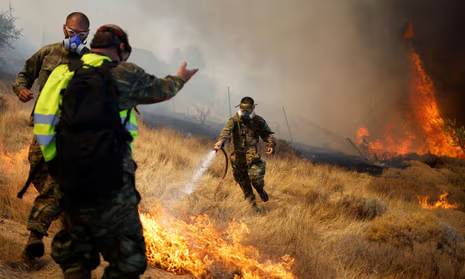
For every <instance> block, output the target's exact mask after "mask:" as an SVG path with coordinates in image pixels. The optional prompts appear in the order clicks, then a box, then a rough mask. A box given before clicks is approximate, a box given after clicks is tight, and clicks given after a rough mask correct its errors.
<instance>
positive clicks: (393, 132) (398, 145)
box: [357, 23, 465, 159]
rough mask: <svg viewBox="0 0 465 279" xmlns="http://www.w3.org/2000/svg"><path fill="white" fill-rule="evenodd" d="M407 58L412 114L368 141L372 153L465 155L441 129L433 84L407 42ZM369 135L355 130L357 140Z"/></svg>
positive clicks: (408, 33)
mask: <svg viewBox="0 0 465 279" xmlns="http://www.w3.org/2000/svg"><path fill="white" fill-rule="evenodd" d="M412 37H413V28H412V24H411V23H410V24H409V27H408V29H407V31H406V33H405V34H404V38H412ZM408 60H409V62H410V68H411V71H412V73H413V75H412V77H413V78H412V80H411V88H410V92H411V93H410V96H409V102H410V105H411V107H412V109H413V113H411V115H410V116H407V117H406V119H407V122H406V123H405V124H404V125H403V126H402V127H398V125H387V126H386V127H385V129H384V130H385V133H384V138H383V139H376V140H375V141H374V142H372V143H368V148H369V149H370V150H371V154H372V155H374V156H375V157H378V158H379V159H390V158H392V157H394V156H397V155H405V154H407V153H412V152H415V153H418V154H425V153H428V152H431V153H433V154H436V155H439V156H450V157H459V158H465V154H464V153H463V151H462V150H461V149H460V147H458V146H456V145H455V144H454V140H453V138H452V137H451V136H450V135H449V134H446V133H443V131H442V128H441V125H443V124H444V123H445V121H444V119H443V118H442V117H441V116H440V112H439V107H438V104H437V101H436V97H435V90H434V84H433V82H432V80H431V78H430V76H429V75H428V74H427V73H426V72H425V70H424V68H423V63H422V61H421V59H420V57H419V55H418V54H417V53H416V52H415V50H414V48H413V46H412V44H409V54H408ZM369 135H370V134H369V132H368V129H367V128H366V127H360V128H359V129H358V131H357V143H358V144H361V143H362V141H363V138H366V137H368V136H369ZM359 138H361V139H359Z"/></svg>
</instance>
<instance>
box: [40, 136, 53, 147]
mask: <svg viewBox="0 0 465 279" xmlns="http://www.w3.org/2000/svg"><path fill="white" fill-rule="evenodd" d="M36 139H37V142H38V143H39V145H40V146H46V145H49V144H50V143H51V142H52V141H53V140H54V139H55V135H36Z"/></svg>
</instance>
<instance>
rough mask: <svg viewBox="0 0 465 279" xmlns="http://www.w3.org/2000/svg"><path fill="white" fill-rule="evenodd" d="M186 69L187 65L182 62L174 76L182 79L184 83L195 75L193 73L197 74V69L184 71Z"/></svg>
mask: <svg viewBox="0 0 465 279" xmlns="http://www.w3.org/2000/svg"><path fill="white" fill-rule="evenodd" d="M186 67H187V63H186V62H185V61H184V62H183V63H182V65H181V67H179V70H178V73H177V74H176V75H177V76H179V77H181V78H182V79H184V81H185V82H187V81H188V80H190V79H191V77H192V76H193V75H195V73H197V71H198V70H199V69H191V70H189V69H186Z"/></svg>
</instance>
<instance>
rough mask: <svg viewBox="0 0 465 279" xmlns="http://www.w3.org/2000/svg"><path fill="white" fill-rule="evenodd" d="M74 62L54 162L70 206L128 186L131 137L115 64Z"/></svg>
mask: <svg viewBox="0 0 465 279" xmlns="http://www.w3.org/2000/svg"><path fill="white" fill-rule="evenodd" d="M115 66H116V63H113V62H108V61H106V62H104V63H103V64H102V65H101V66H99V67H92V66H89V65H83V62H82V61H80V60H79V61H73V62H72V63H71V64H69V69H70V71H74V76H73V78H72V79H71V81H70V82H69V84H68V86H67V87H66V89H64V90H62V91H61V94H62V104H61V112H62V113H61V118H60V120H59V122H58V123H57V126H56V147H57V156H56V158H54V159H53V160H52V162H51V163H50V164H49V166H50V173H51V175H52V176H53V177H54V178H55V180H56V181H57V182H58V183H59V184H60V187H61V190H62V191H63V194H64V203H65V205H66V206H70V205H76V204H82V203H86V202H92V201H95V200H98V198H99V197H102V196H105V195H108V194H110V193H111V192H112V191H114V190H118V189H120V188H121V187H122V186H123V157H124V156H125V155H126V152H129V143H130V142H131V141H132V137H131V135H130V134H129V132H128V131H127V130H126V129H125V125H126V124H127V122H128V121H129V117H130V113H131V111H128V115H127V117H126V119H125V120H124V121H123V122H122V121H121V117H120V115H119V112H120V111H119V107H118V95H117V92H116V89H115V87H114V85H113V82H112V77H111V73H110V69H111V68H112V67H115Z"/></svg>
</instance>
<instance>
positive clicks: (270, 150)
mask: <svg viewBox="0 0 465 279" xmlns="http://www.w3.org/2000/svg"><path fill="white" fill-rule="evenodd" d="M267 151H268V152H266V154H267V155H271V154H273V153H274V148H272V147H270V148H268V149H267Z"/></svg>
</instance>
